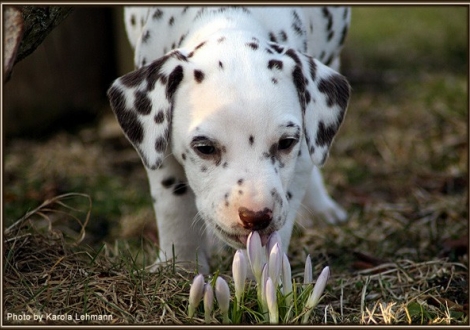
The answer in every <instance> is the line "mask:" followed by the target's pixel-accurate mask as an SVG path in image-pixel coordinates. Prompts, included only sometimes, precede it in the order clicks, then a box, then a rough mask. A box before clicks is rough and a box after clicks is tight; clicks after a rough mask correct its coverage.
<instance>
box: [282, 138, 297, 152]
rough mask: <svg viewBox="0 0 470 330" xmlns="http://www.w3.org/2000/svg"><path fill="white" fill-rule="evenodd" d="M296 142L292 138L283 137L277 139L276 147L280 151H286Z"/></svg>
mask: <svg viewBox="0 0 470 330" xmlns="http://www.w3.org/2000/svg"><path fill="white" fill-rule="evenodd" d="M296 143H297V140H296V139H294V138H283V139H280V140H279V143H278V147H277V149H278V150H280V151H288V150H290V149H292V147H293V146H294V145H295V144H296Z"/></svg>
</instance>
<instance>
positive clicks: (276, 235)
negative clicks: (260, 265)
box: [266, 231, 282, 259]
mask: <svg viewBox="0 0 470 330" xmlns="http://www.w3.org/2000/svg"><path fill="white" fill-rule="evenodd" d="M276 243H279V249H280V250H282V242H281V236H280V235H279V233H278V232H277V231H275V232H273V233H272V234H271V235H270V236H269V238H268V243H266V257H267V258H268V259H269V254H270V253H271V250H272V249H273V247H274V245H275V244H276Z"/></svg>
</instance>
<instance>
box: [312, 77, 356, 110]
mask: <svg viewBox="0 0 470 330" xmlns="http://www.w3.org/2000/svg"><path fill="white" fill-rule="evenodd" d="M318 90H319V91H320V92H322V93H324V94H326V96H327V105H328V106H329V107H332V106H334V105H338V106H339V107H340V109H342V110H345V109H346V106H347V104H348V100H349V93H350V90H349V84H348V82H347V81H346V79H345V78H344V77H343V76H341V75H339V74H334V75H332V76H330V77H328V78H326V79H321V80H320V82H319V83H318Z"/></svg>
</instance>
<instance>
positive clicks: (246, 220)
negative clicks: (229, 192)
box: [238, 207, 273, 230]
mask: <svg viewBox="0 0 470 330" xmlns="http://www.w3.org/2000/svg"><path fill="white" fill-rule="evenodd" d="M238 216H239V217H240V220H241V221H242V225H243V228H245V229H249V230H262V229H265V228H266V227H268V226H269V224H270V223H271V220H272V219H273V211H271V210H270V209H268V208H265V209H264V210H262V211H258V212H253V211H251V210H248V209H247V208H246V207H240V208H238Z"/></svg>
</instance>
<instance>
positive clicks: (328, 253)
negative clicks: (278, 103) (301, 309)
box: [3, 6, 468, 325]
mask: <svg viewBox="0 0 470 330" xmlns="http://www.w3.org/2000/svg"><path fill="white" fill-rule="evenodd" d="M467 19H468V13H467V9H466V7H449V6H446V7H438V6H432V7H354V9H353V22H352V28H351V31H350V34H349V36H348V38H347V43H346V47H345V51H344V57H343V59H344V60H343V69H342V71H343V73H344V74H345V75H346V76H347V77H348V79H349V80H350V82H351V84H352V86H353V94H352V99H351V103H350V107H349V112H348V114H347V116H346V120H345V123H344V125H343V127H342V128H341V130H340V133H339V135H338V137H337V139H336V141H335V143H334V145H333V148H332V150H331V153H330V158H329V160H328V161H327V163H326V165H325V167H324V169H323V173H324V177H325V181H326V182H327V183H328V188H329V190H330V192H331V194H332V195H333V196H334V197H335V199H336V200H337V201H338V202H339V203H340V204H342V205H343V206H345V207H346V208H347V210H348V213H349V221H348V222H347V223H346V224H344V225H341V226H330V225H327V224H326V223H324V222H322V221H321V219H313V220H312V221H311V226H307V227H306V228H301V227H300V226H299V227H296V229H295V231H294V237H293V239H294V240H295V242H296V244H295V245H293V246H291V249H290V251H289V259H290V262H291V265H292V270H293V278H294V279H295V280H296V281H297V282H298V283H300V282H301V280H302V276H303V265H304V262H305V257H306V255H307V254H310V255H311V256H312V261H313V266H314V269H313V276H314V278H316V277H317V276H318V274H319V273H320V271H321V269H322V268H323V267H324V266H326V265H328V266H330V270H331V278H330V280H329V282H328V285H327V287H326V290H325V296H324V298H323V300H322V301H321V302H320V305H319V306H318V307H317V308H316V309H315V310H314V312H313V313H312V316H311V323H312V324H323V323H327V324H337V325H344V324H355V325H358V324H370V325H375V324H378V325H384V324H398V325H407V324H413V325H418V324H425V325H427V324H453V325H464V324H468V234H467V233H468V132H467V130H468V128H467V124H468V76H467V72H468V59H467V50H468V45H467V43H468V35H467V31H468V28H467ZM105 123H106V118H105V119H104V120H103V122H101V123H99V124H97V125H94V126H91V127H88V128H86V129H84V130H82V131H80V133H78V134H74V135H72V134H69V133H67V132H61V133H58V134H57V135H55V136H53V137H51V138H49V139H47V140H44V141H30V140H11V141H7V144H6V146H5V154H4V195H3V202H4V203H3V204H4V228H5V229H6V228H9V227H11V226H12V225H13V224H14V223H16V225H15V226H13V227H11V230H5V231H4V233H3V241H4V244H3V252H4V253H3V270H4V276H3V310H4V320H3V322H4V324H18V323H21V324H22V323H28V322H29V323H34V324H37V323H38V321H37V320H36V321H35V320H30V321H28V320H16V321H15V320H13V319H12V317H10V319H8V318H7V315H8V314H7V313H11V314H14V315H16V316H17V319H18V316H20V315H23V314H24V315H29V316H31V317H32V316H33V315H43V316H44V317H46V316H47V315H48V313H50V315H51V316H52V315H62V316H63V315H67V316H68V315H71V316H72V317H75V315H78V316H83V315H87V313H88V315H112V316H113V318H112V320H93V321H88V323H101V324H194V323H195V324H204V317H203V313H202V310H201V309H200V310H199V311H198V314H197V315H198V316H199V317H195V318H193V319H192V320H189V319H188V318H187V310H186V308H187V298H188V294H189V285H190V283H191V281H192V278H193V276H194V272H192V271H191V270H189V272H188V273H183V274H181V273H175V272H174V269H175V268H177V267H178V264H169V265H167V266H166V267H164V268H163V269H162V270H160V271H159V272H157V273H156V274H149V273H148V272H146V271H145V270H144V269H143V268H144V267H145V265H148V264H150V263H151V262H153V261H154V259H155V257H156V242H155V235H154V234H153V235H151V234H149V233H154V232H153V231H152V226H154V224H153V220H152V219H153V213H152V210H151V200H150V196H149V195H148V188H147V187H148V184H147V182H146V177H145V172H144V170H143V167H142V165H141V164H140V160H139V159H138V156H137V155H136V153H135V151H134V150H133V149H131V147H130V146H129V144H128V143H127V142H126V141H125V140H123V139H122V137H121V136H120V135H115V136H113V137H111V138H103V136H104V135H103V131H104V128H105V127H106V125H105ZM70 192H76V193H72V194H70ZM90 201H91V204H90ZM38 207H39V208H38ZM28 212H30V213H29V216H27V217H24V215H25V214H27V213H28ZM18 219H20V220H19V221H18ZM124 223H125V224H127V225H123V224H124ZM129 224H134V225H133V226H129ZM129 227H131V229H132V230H129ZM82 228H85V232H86V236H85V237H84V238H83V239H82V237H81V235H80V233H81V231H82ZM124 228H127V230H124ZM142 233H145V235H140V234H142ZM78 242H79V243H78ZM232 256H233V251H232V250H230V249H227V250H223V251H221V253H220V254H219V255H218V256H215V257H214V258H213V260H212V265H213V270H214V272H217V273H219V274H220V275H221V276H223V277H224V278H226V279H227V280H228V283H229V285H230V288H231V291H232V292H233V283H232V282H231V281H230V265H231V262H232ZM253 285H254V284H253V283H252V285H251V286H250V288H249V289H248V292H247V294H246V296H245V308H246V311H245V313H244V314H243V317H242V318H241V323H243V324H251V323H255V322H257V317H258V316H257V315H258V314H257V311H256V290H255V289H254V286H253ZM41 322H43V324H57V323H60V324H83V323H87V321H78V320H75V319H72V320H68V319H65V320H45V319H43V320H42V321H41ZM212 322H213V323H214V324H220V322H221V316H220V314H219V313H218V311H215V312H214V313H213V320H212Z"/></svg>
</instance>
